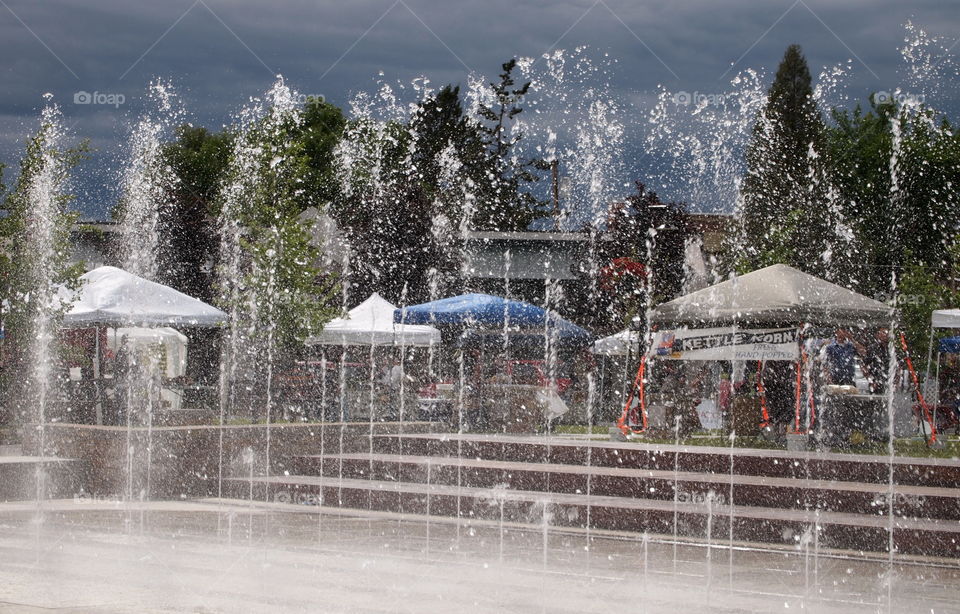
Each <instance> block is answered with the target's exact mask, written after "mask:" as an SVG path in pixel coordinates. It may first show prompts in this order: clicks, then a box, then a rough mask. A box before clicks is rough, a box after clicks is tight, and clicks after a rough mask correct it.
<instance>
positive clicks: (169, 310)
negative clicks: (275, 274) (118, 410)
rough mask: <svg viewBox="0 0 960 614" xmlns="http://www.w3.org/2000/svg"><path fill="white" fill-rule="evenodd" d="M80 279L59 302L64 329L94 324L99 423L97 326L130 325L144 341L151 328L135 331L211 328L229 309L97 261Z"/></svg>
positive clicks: (63, 291)
mask: <svg viewBox="0 0 960 614" xmlns="http://www.w3.org/2000/svg"><path fill="white" fill-rule="evenodd" d="M79 281H80V287H79V289H78V290H76V291H75V292H74V291H70V290H67V289H66V288H63V289H61V291H60V293H59V296H60V300H61V302H62V303H63V304H65V305H67V306H68V307H67V310H66V313H65V314H64V317H63V326H64V328H67V329H80V328H94V329H96V333H95V335H94V339H95V342H94V343H95V347H94V361H93V378H94V380H95V381H96V382H97V386H98V393H97V397H98V401H97V418H96V420H97V422H98V423H102V422H103V415H102V403H101V402H100V400H99V399H100V392H99V381H100V379H101V376H102V364H101V363H102V356H103V348H101V347H100V344H101V342H100V333H99V331H100V329H103V328H107V329H132V330H131V332H130V333H128V335H129V334H133V336H134V338H139V339H141V342H143V343H151V342H148V341H145V340H146V339H147V338H148V337H150V336H154V337H155V336H156V335H155V334H153V335H150V334H147V333H138V332H134V331H135V330H136V329H142V328H163V327H179V328H213V327H216V326H220V325H222V324H223V323H225V322H226V321H227V314H225V313H224V312H222V311H220V310H219V309H217V308H215V307H212V306H211V305H208V304H206V303H204V302H203V301H201V300H199V299H196V298H193V297H191V296H188V295H186V294H184V293H182V292H179V291H177V290H174V289H173V288H171V287H169V286H165V285H163V284H160V283H157V282H153V281H150V280H147V279H144V278H142V277H139V276H137V275H133V274H132V273H128V272H126V271H124V270H122V269H118V268H116V267H111V266H102V267H98V268H96V269H93V270H92V271H88V272H87V273H85V274H83V275H81V276H80V280H79ZM161 335H162V333H161ZM177 335H179V333H177ZM115 337H116V334H115V335H114V338H115ZM122 337H123V335H122V334H121V336H120V338H121V339H122ZM168 337H169V335H168ZM108 343H109V341H108ZM184 351H185V346H184ZM168 360H169V356H168ZM184 364H185V358H184Z"/></svg>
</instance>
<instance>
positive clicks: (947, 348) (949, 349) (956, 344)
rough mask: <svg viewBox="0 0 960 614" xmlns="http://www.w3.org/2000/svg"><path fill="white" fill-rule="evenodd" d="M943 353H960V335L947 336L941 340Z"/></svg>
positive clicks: (941, 351)
mask: <svg viewBox="0 0 960 614" xmlns="http://www.w3.org/2000/svg"><path fill="white" fill-rule="evenodd" d="M940 353H941V354H960V337H947V338H946V339H941V340H940Z"/></svg>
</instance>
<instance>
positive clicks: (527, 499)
mask: <svg viewBox="0 0 960 614" xmlns="http://www.w3.org/2000/svg"><path fill="white" fill-rule="evenodd" d="M227 491H228V492H226V493H224V494H225V496H228V497H236V498H240V499H243V498H246V497H248V496H249V494H250V493H251V491H252V492H253V496H254V497H255V498H257V499H259V500H273V501H279V502H289V503H291V504H308V505H321V504H322V505H325V506H333V507H343V508H350V509H356V510H370V511H392V512H401V513H409V514H422V515H426V516H453V517H460V518H471V519H473V518H476V519H482V520H493V521H496V520H503V521H508V522H515V523H525V524H529V525H531V526H538V525H539V526H542V525H543V524H544V522H546V523H547V525H549V526H557V527H571V528H581V529H582V528H588V527H589V528H595V529H604V530H613V531H630V532H635V533H642V532H650V533H656V534H666V535H678V536H683V537H693V538H698V539H705V540H716V541H722V540H728V539H732V540H736V541H747V542H760V543H777V544H782V543H785V542H786V543H794V544H796V545H798V546H803V545H809V544H811V541H810V540H815V541H816V543H817V544H818V545H819V546H822V547H830V548H845V549H851V548H852V549H857V550H863V551H872V552H885V551H887V549H888V544H889V542H890V539H891V534H892V541H893V545H894V549H895V552H899V553H902V554H910V555H923V556H936V557H948V558H960V522H956V521H949V520H930V519H910V518H893V519H891V518H889V517H880V516H871V515H866V514H851V513H844V512H829V511H813V510H796V509H783V508H771V507H760V506H743V505H729V504H726V503H720V502H718V501H716V500H714V499H713V498H712V497H708V498H707V500H706V501H703V502H699V501H697V502H675V501H663V500H658V499H635V498H626V497H610V496H603V495H594V494H591V495H589V496H588V495H585V494H569V493H545V492H542V491H529V490H514V489H509V488H503V487H499V488H481V487H476V486H463V485H461V486H456V485H449V484H435V483H431V484H425V483H411V482H397V481H387V480H366V479H357V478H339V477H329V476H299V475H292V476H267V477H255V478H234V479H231V480H230V481H229V484H228V486H227Z"/></svg>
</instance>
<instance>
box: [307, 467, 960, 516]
mask: <svg viewBox="0 0 960 614" xmlns="http://www.w3.org/2000/svg"><path fill="white" fill-rule="evenodd" d="M292 467H293V473H294V474H297V475H319V476H328V477H335V476H341V475H342V476H343V477H347V478H359V479H374V480H385V481H397V482H411V483H416V482H419V483H428V482H429V483H433V484H448V485H456V484H457V483H459V484H461V485H466V486H471V487H478V488H496V487H506V488H509V489H511V490H526V491H536V492H549V493H566V494H585V493H587V492H589V493H590V494H593V495H601V496H611V497H630V498H642V499H657V500H664V501H673V499H674V497H676V498H677V499H678V501H679V502H696V501H704V500H706V497H707V496H710V494H711V493H712V496H713V498H714V500H715V501H716V502H718V503H727V502H733V503H735V504H737V505H741V506H759V507H770V508H784V509H819V510H822V511H832V512H846V513H854V514H866V515H872V516H885V515H886V514H887V513H888V510H889V507H888V501H889V500H890V497H891V492H890V489H889V488H888V487H887V486H886V485H882V486H881V485H878V484H864V483H860V482H846V481H827V480H811V479H807V478H777V477H762V476H752V475H730V474H712V473H704V472H692V471H678V472H674V471H663V470H654V469H629V468H625V467H595V466H584V465H563V464H557V463H520V462H514V461H501V460H483V459H472V458H463V459H458V458H455V457H434V456H408V455H398V454H369V453H352V454H332V455H325V456H319V455H315V456H301V457H298V458H296V459H294V461H293V463H292ZM892 499H893V502H894V510H893V513H894V515H895V516H897V517H900V518H935V519H941V520H956V521H960V489H954V488H936V487H930V486H904V485H895V486H894V488H893V492H892Z"/></svg>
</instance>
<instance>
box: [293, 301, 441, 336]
mask: <svg viewBox="0 0 960 614" xmlns="http://www.w3.org/2000/svg"><path fill="white" fill-rule="evenodd" d="M396 309H397V308H396V307H395V306H394V305H392V304H390V302H389V301H387V300H386V299H385V298H383V297H382V296H380V295H379V294H377V293H376V292H374V293H373V294H371V295H370V297H369V298H367V300H365V301H363V302H362V303H360V304H359V305H357V306H356V307H354V308H353V309H351V310H350V311H349V313H348V314H347V315H346V316H345V317H343V318H334V319H333V320H331V321H330V322H328V323H327V324H326V325H325V326H324V327H323V330H322V331H321V332H320V334H319V335H316V336H314V337H308V338H307V339H306V341H305V343H306V344H307V345H396V346H402V347H429V346H431V345H438V344H439V343H440V331H439V330H437V329H436V328H434V327H432V326H426V325H420V324H396V323H394V312H395V311H396Z"/></svg>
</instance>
